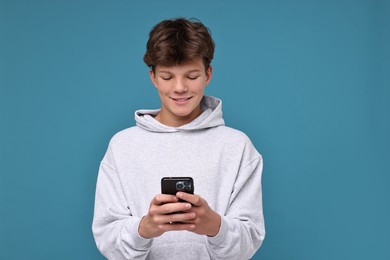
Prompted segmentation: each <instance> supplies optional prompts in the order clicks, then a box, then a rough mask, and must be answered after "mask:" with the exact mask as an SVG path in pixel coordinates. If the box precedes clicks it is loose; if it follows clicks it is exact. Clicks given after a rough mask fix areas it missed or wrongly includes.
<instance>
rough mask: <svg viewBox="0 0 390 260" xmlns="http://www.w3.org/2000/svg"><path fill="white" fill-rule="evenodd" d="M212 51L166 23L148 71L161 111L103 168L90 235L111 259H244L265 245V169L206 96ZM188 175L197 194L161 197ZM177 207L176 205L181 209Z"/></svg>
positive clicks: (119, 145)
mask: <svg viewBox="0 0 390 260" xmlns="http://www.w3.org/2000/svg"><path fill="white" fill-rule="evenodd" d="M213 54H214V42H213V40H212V38H211V35H210V32H209V30H208V29H207V27H205V26H204V25H203V24H202V23H201V22H199V21H192V20H187V19H181V18H180V19H173V20H164V21H162V22H160V23H159V24H157V25H156V26H155V27H154V28H153V29H152V31H151V32H150V35H149V40H148V43H147V51H146V54H145V56H144V61H145V63H146V64H147V65H148V66H149V68H150V72H149V74H150V79H151V81H152V83H153V85H154V86H155V87H156V89H157V91H158V94H159V96H160V99H161V109H158V110H138V111H136V112H135V120H136V123H137V125H136V126H134V127H131V128H128V129H125V130H123V131H121V132H119V133H117V134H116V135H115V136H114V137H113V138H112V139H111V141H110V144H109V147H108V149H107V152H106V154H105V156H104V158H103V160H102V162H101V165H100V169H99V175H98V181H97V187H96V199H95V212H94V219H93V227H92V228H93V234H94V237H95V240H96V244H97V246H98V248H99V250H100V251H101V253H102V254H103V255H104V256H106V257H107V258H109V259H116V260H117V259H173V260H174V259H188V260H190V259H201V260H202V259H249V258H250V257H252V256H253V254H254V253H255V252H256V250H257V249H258V248H259V247H260V246H261V244H262V242H263V240H264V236H265V229H264V218H263V210H262V193H261V175H262V166H263V161H262V157H261V155H260V154H259V153H258V152H257V151H256V149H255V148H254V146H253V145H252V143H251V141H250V140H249V138H248V137H247V136H246V135H245V134H244V133H242V132H240V131H238V130H235V129H232V128H229V127H227V126H225V124H224V120H223V118H222V102H221V100H219V99H217V98H213V97H209V96H205V95H204V90H205V88H206V86H207V85H208V84H209V82H210V80H211V77H212V67H211V66H210V63H211V61H212V59H213ZM167 176H171V177H178V176H189V177H192V178H193V179H194V183H195V195H192V194H188V193H184V192H178V193H177V194H176V195H166V194H160V193H161V187H160V181H161V179H162V178H163V177H167ZM179 199H180V201H179Z"/></svg>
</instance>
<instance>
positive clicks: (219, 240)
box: [177, 158, 265, 259]
mask: <svg viewBox="0 0 390 260" xmlns="http://www.w3.org/2000/svg"><path fill="white" fill-rule="evenodd" d="M261 172H262V160H261V158H258V159H256V160H254V161H252V162H251V163H250V164H249V165H247V166H246V167H244V168H243V169H242V170H241V171H240V172H239V175H238V178H237V180H236V183H235V186H234V190H233V193H232V197H231V200H230V206H229V208H228V210H227V213H226V214H225V215H224V216H220V215H219V214H218V213H216V212H215V211H213V210H212V209H211V208H210V207H209V205H208V203H207V201H206V200H205V199H203V198H202V197H200V196H199V195H192V194H188V193H183V192H178V193H177V197H178V198H180V199H183V200H185V201H188V202H190V203H191V204H192V205H193V207H192V208H191V209H190V212H193V213H195V218H194V219H192V220H189V221H187V222H186V223H191V224H193V225H194V229H193V230H190V231H192V232H194V233H196V234H199V235H207V236H208V239H207V240H208V243H207V247H208V250H209V253H210V254H211V255H212V256H213V259H249V258H251V257H252V256H253V255H254V253H255V252H256V250H257V249H259V247H260V246H261V244H262V242H263V240H264V236H265V230H264V219H263V211H262V201H261Z"/></svg>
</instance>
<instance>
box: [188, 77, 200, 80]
mask: <svg viewBox="0 0 390 260" xmlns="http://www.w3.org/2000/svg"><path fill="white" fill-rule="evenodd" d="M187 78H188V79H190V80H196V79H197V78H199V76H188V77H187Z"/></svg>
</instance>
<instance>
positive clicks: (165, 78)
mask: <svg viewBox="0 0 390 260" xmlns="http://www.w3.org/2000/svg"><path fill="white" fill-rule="evenodd" d="M161 79H163V80H170V79H172V77H161Z"/></svg>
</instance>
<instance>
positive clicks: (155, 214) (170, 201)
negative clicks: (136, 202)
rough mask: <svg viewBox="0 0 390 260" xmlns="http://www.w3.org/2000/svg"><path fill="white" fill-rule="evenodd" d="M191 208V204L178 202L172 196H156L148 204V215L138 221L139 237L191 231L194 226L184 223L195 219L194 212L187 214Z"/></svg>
mask: <svg viewBox="0 0 390 260" xmlns="http://www.w3.org/2000/svg"><path fill="white" fill-rule="evenodd" d="M191 207H192V205H191V203H188V202H179V199H178V198H177V197H176V196H174V195H167V194H159V195H156V196H155V197H154V198H153V200H152V201H151V203H150V207H149V212H148V214H147V215H146V216H144V217H143V218H142V219H141V221H140V224H139V227H138V233H139V235H140V236H141V237H143V238H153V237H158V236H161V235H162V234H164V233H165V232H167V231H173V230H187V231H192V230H193V229H195V225H194V224H190V223H184V222H186V221H190V220H192V219H194V218H195V217H196V216H195V213H194V212H188V211H190V210H191ZM177 212H179V213H177Z"/></svg>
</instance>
